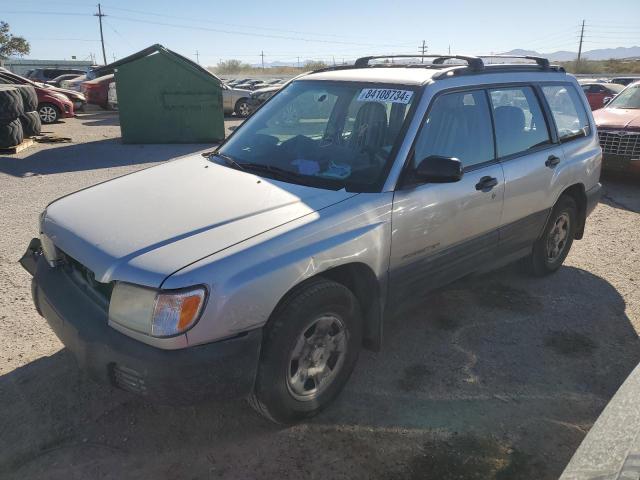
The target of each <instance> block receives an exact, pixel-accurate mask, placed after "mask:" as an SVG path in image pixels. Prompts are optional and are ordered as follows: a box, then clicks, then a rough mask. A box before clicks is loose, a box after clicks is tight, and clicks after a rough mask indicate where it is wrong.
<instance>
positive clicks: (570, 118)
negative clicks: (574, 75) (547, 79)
mask: <svg viewBox="0 0 640 480" xmlns="http://www.w3.org/2000/svg"><path fill="white" fill-rule="evenodd" d="M542 92H543V94H544V96H545V98H546V99H547V103H549V108H551V114H552V115H553V119H554V120H555V122H556V127H557V128H558V137H559V138H560V141H567V140H570V139H572V138H576V137H584V136H587V135H589V131H590V129H589V119H588V117H587V112H585V110H584V106H583V105H582V101H581V100H580V97H579V96H578V92H577V91H576V89H575V88H573V87H572V86H569V85H547V86H544V87H542Z"/></svg>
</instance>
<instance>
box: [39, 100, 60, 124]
mask: <svg viewBox="0 0 640 480" xmlns="http://www.w3.org/2000/svg"><path fill="white" fill-rule="evenodd" d="M38 115H40V120H41V121H42V123H54V122H57V121H58V118H60V112H59V111H58V109H57V108H56V106H55V105H51V104H50V103H41V104H40V105H38Z"/></svg>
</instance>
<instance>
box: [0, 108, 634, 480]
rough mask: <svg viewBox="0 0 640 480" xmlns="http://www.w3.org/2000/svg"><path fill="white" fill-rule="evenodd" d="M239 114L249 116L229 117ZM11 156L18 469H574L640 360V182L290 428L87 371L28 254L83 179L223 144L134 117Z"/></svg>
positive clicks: (435, 306)
mask: <svg viewBox="0 0 640 480" xmlns="http://www.w3.org/2000/svg"><path fill="white" fill-rule="evenodd" d="M228 123H229V126H231V125H232V124H234V123H238V122H237V121H233V120H232V121H229V122H228ZM46 130H48V131H50V132H51V133H54V134H57V135H62V136H70V137H71V138H72V143H62V144H39V145H37V146H35V147H32V148H30V149H28V150H26V151H24V152H22V153H21V154H19V155H17V156H11V157H0V212H1V213H0V222H1V223H0V226H1V227H2V235H1V236H0V286H1V288H0V345H2V348H1V349H0V404H1V405H2V410H1V412H0V478H15V479H23V478H35V479H37V478H46V479H57V478H60V479H65V480H70V479H88V478H100V479H123V478H137V479H159V478H171V479H182V478H184V479H213V478H229V479H248V478H261V479H270V478H274V479H276V478H277V479H281V478H295V479H299V478H323V479H324V478H332V479H340V478H345V479H346V478H350V479H351V478H363V479H364V478H376V479H377V478H380V479H383V478H412V479H423V478H424V479H449V478H451V479H460V478H469V479H475V478H478V479H480V478H482V479H484V478H497V479H518V478H536V479H547V478H548V479H552V478H557V477H558V475H559V474H560V473H561V472H562V470H563V468H564V466H565V465H566V464H567V462H568V461H569V459H570V458H571V455H572V454H573V452H574V451H575V449H576V448H577V446H578V445H579V444H580V441H581V440H582V438H583V437H584V435H585V434H586V432H587V431H588V430H589V428H590V426H591V425H592V424H593V422H594V421H595V419H596V418H597V416H598V414H599V413H600V411H601V410H602V409H603V408H604V406H605V405H606V403H607V401H608V399H609V398H611V396H612V395H613V394H614V393H615V391H616V390H617V388H618V387H619V385H620V384H621V383H622V382H623V381H624V379H625V377H626V376H627V374H628V373H629V372H630V371H631V370H632V368H633V367H634V366H635V365H636V364H637V363H638V362H639V361H640V342H639V340H638V333H637V332H638V331H639V329H640V295H639V294H638V285H639V284H640V255H639V253H638V252H639V251H640V246H638V245H636V243H635V242H636V241H637V238H638V237H639V236H640V217H639V213H640V180H637V179H636V180H635V181H633V180H624V179H615V178H611V179H607V178H605V179H604V184H605V186H606V189H607V194H606V196H605V198H604V199H603V202H602V203H601V204H600V205H599V206H598V208H597V209H596V211H595V212H594V213H593V215H592V216H591V217H590V219H589V222H588V226H587V230H586V234H585V239H584V240H582V241H579V242H576V243H574V247H573V249H572V251H571V254H570V255H569V257H568V259H567V261H566V263H565V266H564V267H563V268H562V269H561V270H560V271H559V272H558V273H557V274H556V275H553V276H551V277H548V278H544V279H536V278H531V277H527V276H525V275H523V274H521V273H519V272H518V271H517V269H516V268H514V267H508V268H505V269H501V270H499V271H496V272H492V273H489V274H486V275H482V276H477V277H473V278H469V279H466V280H464V281H460V282H457V283H455V284H453V285H451V286H450V287H448V288H446V289H443V290H441V291H439V292H437V293H434V294H432V295H430V296H429V297H427V298H425V301H424V303H423V304H422V305H421V306H420V307H419V308H416V309H413V310H411V311H406V312H403V313H400V314H398V315H397V316H396V317H395V318H393V319H391V320H390V321H389V322H388V324H387V326H386V338H385V345H384V349H383V351H382V352H381V353H378V354H373V353H370V352H363V354H362V356H361V358H360V362H359V364H358V366H357V367H356V370H355V372H354V374H353V376H352V379H351V381H350V383H349V384H348V386H347V388H346V390H345V391H344V393H343V394H342V395H341V396H340V398H339V399H338V401H337V403H336V404H335V405H334V406H332V407H331V408H330V409H328V410H327V411H326V412H325V413H323V414H321V415H320V416H318V417H317V418H315V419H313V420H312V421H310V422H308V423H306V424H302V425H298V426H295V427H289V428H283V427H277V426H274V425H272V424H270V423H269V422H267V421H265V420H263V419H262V418H261V417H259V416H257V415H256V414H254V412H253V411H252V410H251V409H250V408H249V407H248V406H247V405H246V404H245V403H244V402H240V401H237V402H228V403H208V404H202V405H198V406H195V407H168V406H156V405H152V404H148V403H145V402H144V401H142V400H141V399H139V398H136V397H133V396H131V395H129V394H127V393H125V392H121V391H119V390H114V389H110V388H108V387H103V386H99V385H95V384H93V383H91V382H90V381H87V380H85V379H84V378H83V377H82V375H81V374H80V372H79V371H78V369H77V367H76V365H75V363H74V360H73V358H72V357H71V355H70V354H68V353H67V352H66V351H65V350H64V349H63V348H62V345H61V344H60V343H59V341H58V340H57V339H56V337H55V336H54V335H53V333H52V332H51V331H50V330H49V328H48V327H47V326H46V323H45V321H44V320H43V319H42V318H40V317H39V316H38V315H37V314H36V312H35V310H34V308H33V305H32V302H31V299H30V290H29V281H30V277H29V276H28V274H26V273H25V272H24V271H22V269H21V267H20V266H19V265H18V264H17V260H18V259H19V257H20V256H21V254H22V253H23V251H24V250H25V248H26V246H27V244H28V242H29V240H30V239H31V238H32V237H33V236H35V235H36V234H37V227H36V225H37V218H38V214H39V213H40V212H41V211H42V210H43V208H44V207H45V206H46V205H47V203H49V202H50V201H51V200H53V199H55V198H57V197H59V196H60V195H63V194H65V193H68V192H72V191H75V190H78V189H80V188H83V187H86V186H88V185H91V184H94V183H97V182H100V181H103V180H106V179H109V178H112V177H115V176H118V175H122V174H125V173H128V172H131V171H134V170H137V169H140V168H144V167H146V166H148V165H151V164H153V163H154V162H161V161H165V160H167V159H169V158H172V157H174V156H178V155H183V154H187V153H191V152H197V151H200V150H202V149H205V148H207V145H172V146H167V145H145V146H137V145H122V144H120V143H119V140H118V137H119V128H118V126H117V115H116V114H114V113H109V112H88V113H86V114H83V115H81V117H79V118H77V119H72V120H67V121H65V122H64V123H60V124H57V125H53V126H50V127H47V128H46Z"/></svg>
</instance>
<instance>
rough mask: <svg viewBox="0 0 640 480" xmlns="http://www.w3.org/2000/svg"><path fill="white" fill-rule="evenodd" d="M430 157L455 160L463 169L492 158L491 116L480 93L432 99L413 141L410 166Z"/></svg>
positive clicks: (465, 93)
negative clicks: (412, 162)
mask: <svg viewBox="0 0 640 480" xmlns="http://www.w3.org/2000/svg"><path fill="white" fill-rule="evenodd" d="M431 155H441V156H444V157H454V158H457V159H458V160H460V162H461V163H462V166H463V167H470V166H472V165H477V164H479V163H484V162H487V161H490V160H493V159H494V157H495V155H494V151H493V134H492V132H491V116H490V113H489V105H488V104H487V99H486V96H485V94H484V92H483V91H475V92H457V93H448V94H445V95H440V96H439V97H437V98H436V100H435V101H434V103H433V105H432V107H431V110H430V111H429V115H428V117H427V119H426V121H425V123H424V125H423V126H422V129H421V130H420V132H419V133H418V136H417V139H416V147H415V155H414V160H413V161H414V164H415V165H414V166H417V164H418V163H420V162H421V161H422V160H424V159H425V158H427V157H429V156H431Z"/></svg>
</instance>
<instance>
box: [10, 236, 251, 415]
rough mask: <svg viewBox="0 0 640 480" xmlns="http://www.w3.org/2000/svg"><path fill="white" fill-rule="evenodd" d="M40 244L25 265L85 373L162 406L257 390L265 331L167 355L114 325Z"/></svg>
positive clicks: (39, 301) (38, 300) (40, 303)
mask: <svg viewBox="0 0 640 480" xmlns="http://www.w3.org/2000/svg"><path fill="white" fill-rule="evenodd" d="M38 246H39V243H38V240H37V239H34V240H33V241H32V242H31V244H30V245H29V249H28V250H27V253H25V255H24V257H23V258H22V259H21V260H20V263H21V264H22V265H23V266H24V267H25V268H26V269H27V271H29V272H30V273H32V274H33V275H34V276H33V280H32V287H31V290H32V295H33V301H34V303H35V306H36V309H37V310H38V313H40V315H42V316H43V317H44V318H45V319H46V321H47V323H48V324H49V325H50V327H51V329H52V330H53V331H54V332H55V334H56V335H57V336H58V338H59V339H60V341H61V342H62V343H63V344H64V345H65V347H67V348H68V349H69V350H70V351H71V352H72V353H73V354H74V356H75V357H76V359H77V361H78V364H79V366H80V368H81V369H82V370H84V371H86V372H87V373H88V374H89V376H90V377H91V378H93V379H95V380H97V381H99V382H101V383H105V384H109V385H113V386H116V387H119V388H122V389H124V390H128V391H130V392H133V393H137V394H140V395H143V396H145V397H147V398H149V399H151V400H154V401H159V402H162V403H174V404H175V403H178V404H191V403H195V402H198V401H202V400H205V399H212V398H215V399H225V398H226V399H228V398H238V397H243V396H246V395H248V394H249V393H250V392H251V390H252V389H253V384H254V380H255V374H256V369H257V365H258V359H259V355H260V345H261V342H262V330H261V329H256V330H252V331H250V332H247V333H245V334H243V335H239V336H237V337H234V338H232V339H228V340H222V341H217V342H214V343H209V344H205V345H198V346H194V347H188V348H184V349H180V350H162V349H159V348H156V347H152V346H149V345H146V344H143V343H141V342H138V341H137V340H134V339H132V338H130V337H128V336H126V335H124V334H122V333H120V332H118V331H116V330H114V329H113V328H111V327H109V326H108V324H107V320H108V314H107V311H106V310H105V309H104V307H102V306H101V305H100V304H98V303H97V302H96V301H95V300H94V299H93V298H92V297H91V296H90V295H89V294H88V293H87V292H85V291H83V289H82V288H81V287H80V286H79V285H78V284H76V283H75V282H74V281H73V280H72V278H71V277H70V276H69V275H67V274H66V273H65V269H64V267H62V266H57V267H54V268H52V267H50V266H49V265H48V264H47V262H46V261H45V259H44V257H43V256H42V255H41V254H39V251H38Z"/></svg>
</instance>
